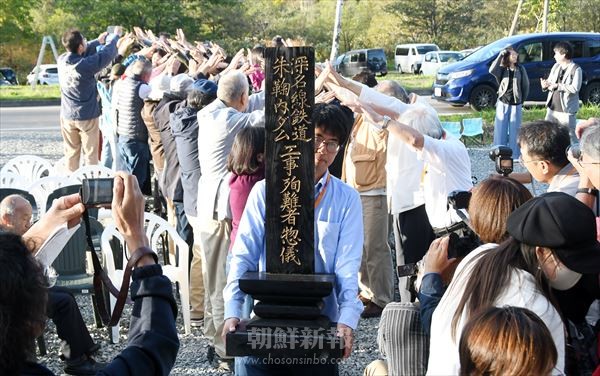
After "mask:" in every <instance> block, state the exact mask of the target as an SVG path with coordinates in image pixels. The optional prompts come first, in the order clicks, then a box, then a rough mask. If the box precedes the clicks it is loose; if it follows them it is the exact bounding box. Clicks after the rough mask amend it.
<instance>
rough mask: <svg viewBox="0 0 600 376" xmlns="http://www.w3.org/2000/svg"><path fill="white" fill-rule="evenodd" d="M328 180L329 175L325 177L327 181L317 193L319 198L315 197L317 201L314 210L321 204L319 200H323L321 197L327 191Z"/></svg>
mask: <svg viewBox="0 0 600 376" xmlns="http://www.w3.org/2000/svg"><path fill="white" fill-rule="evenodd" d="M330 179H331V174H328V175H327V180H326V181H325V185H324V186H323V189H321V192H320V193H319V196H317V199H316V200H315V209H316V208H317V207H318V206H319V204H320V203H321V200H322V199H323V196H324V195H325V191H326V190H327V184H329V180H330Z"/></svg>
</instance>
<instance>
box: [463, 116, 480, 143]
mask: <svg viewBox="0 0 600 376" xmlns="http://www.w3.org/2000/svg"><path fill="white" fill-rule="evenodd" d="M462 123H463V131H462V137H464V138H465V140H466V139H467V138H474V137H478V136H481V142H478V141H477V140H476V139H474V141H475V142H478V143H479V144H483V119H482V118H471V119H463V121H462Z"/></svg>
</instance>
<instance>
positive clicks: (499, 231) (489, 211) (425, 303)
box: [419, 177, 532, 334]
mask: <svg viewBox="0 0 600 376" xmlns="http://www.w3.org/2000/svg"><path fill="white" fill-rule="evenodd" d="M531 198H532V196H531V192H529V190H528V189H527V188H525V186H524V185H523V184H521V183H519V182H518V181H516V180H514V179H511V178H507V177H491V178H488V179H485V180H484V181H482V182H481V183H480V184H478V185H477V186H476V187H475V188H473V195H472V197H471V199H470V202H469V209H468V213H469V219H470V222H471V228H472V229H473V231H474V232H475V234H476V235H477V236H478V237H479V239H480V240H481V242H482V243H484V244H483V245H481V246H480V247H479V248H478V249H475V250H474V252H479V251H481V250H485V249H490V248H494V247H496V246H498V244H500V243H502V242H503V241H505V240H506V239H507V238H508V236H509V235H508V233H507V232H506V221H507V220H508V216H509V215H510V213H512V212H513V211H514V210H515V209H517V208H518V207H519V206H521V205H523V204H524V203H525V202H527V201H528V200H530V199H531ZM458 261H459V260H457V259H452V258H451V259H448V254H447V253H443V252H441V253H436V252H428V253H427V254H426V255H425V258H424V267H423V274H424V275H423V279H422V281H421V285H420V289H419V302H421V304H420V313H421V322H422V325H423V330H424V331H425V333H427V334H429V333H430V327H431V316H432V314H433V311H434V310H435V308H436V307H437V305H438V304H439V301H440V299H441V298H442V296H443V294H444V291H445V286H447V285H448V284H449V283H450V280H451V279H452V276H453V274H454V270H455V268H456V265H457V263H458Z"/></svg>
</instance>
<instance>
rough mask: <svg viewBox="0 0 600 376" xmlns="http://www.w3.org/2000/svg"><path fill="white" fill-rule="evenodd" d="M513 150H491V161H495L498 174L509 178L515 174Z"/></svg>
mask: <svg viewBox="0 0 600 376" xmlns="http://www.w3.org/2000/svg"><path fill="white" fill-rule="evenodd" d="M512 154H513V152H512V149H511V148H509V147H508V146H502V145H500V146H496V147H495V148H494V149H492V150H490V159H491V160H492V161H494V164H495V166H496V172H498V173H499V174H502V175H503V176H508V175H509V174H510V173H511V172H513V159H512Z"/></svg>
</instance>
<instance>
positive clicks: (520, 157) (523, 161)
mask: <svg viewBox="0 0 600 376" xmlns="http://www.w3.org/2000/svg"><path fill="white" fill-rule="evenodd" d="M541 161H543V159H531V160H529V161H526V160H524V159H523V155H519V163H521V164H523V165H524V164H526V163H530V162H541Z"/></svg>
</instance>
